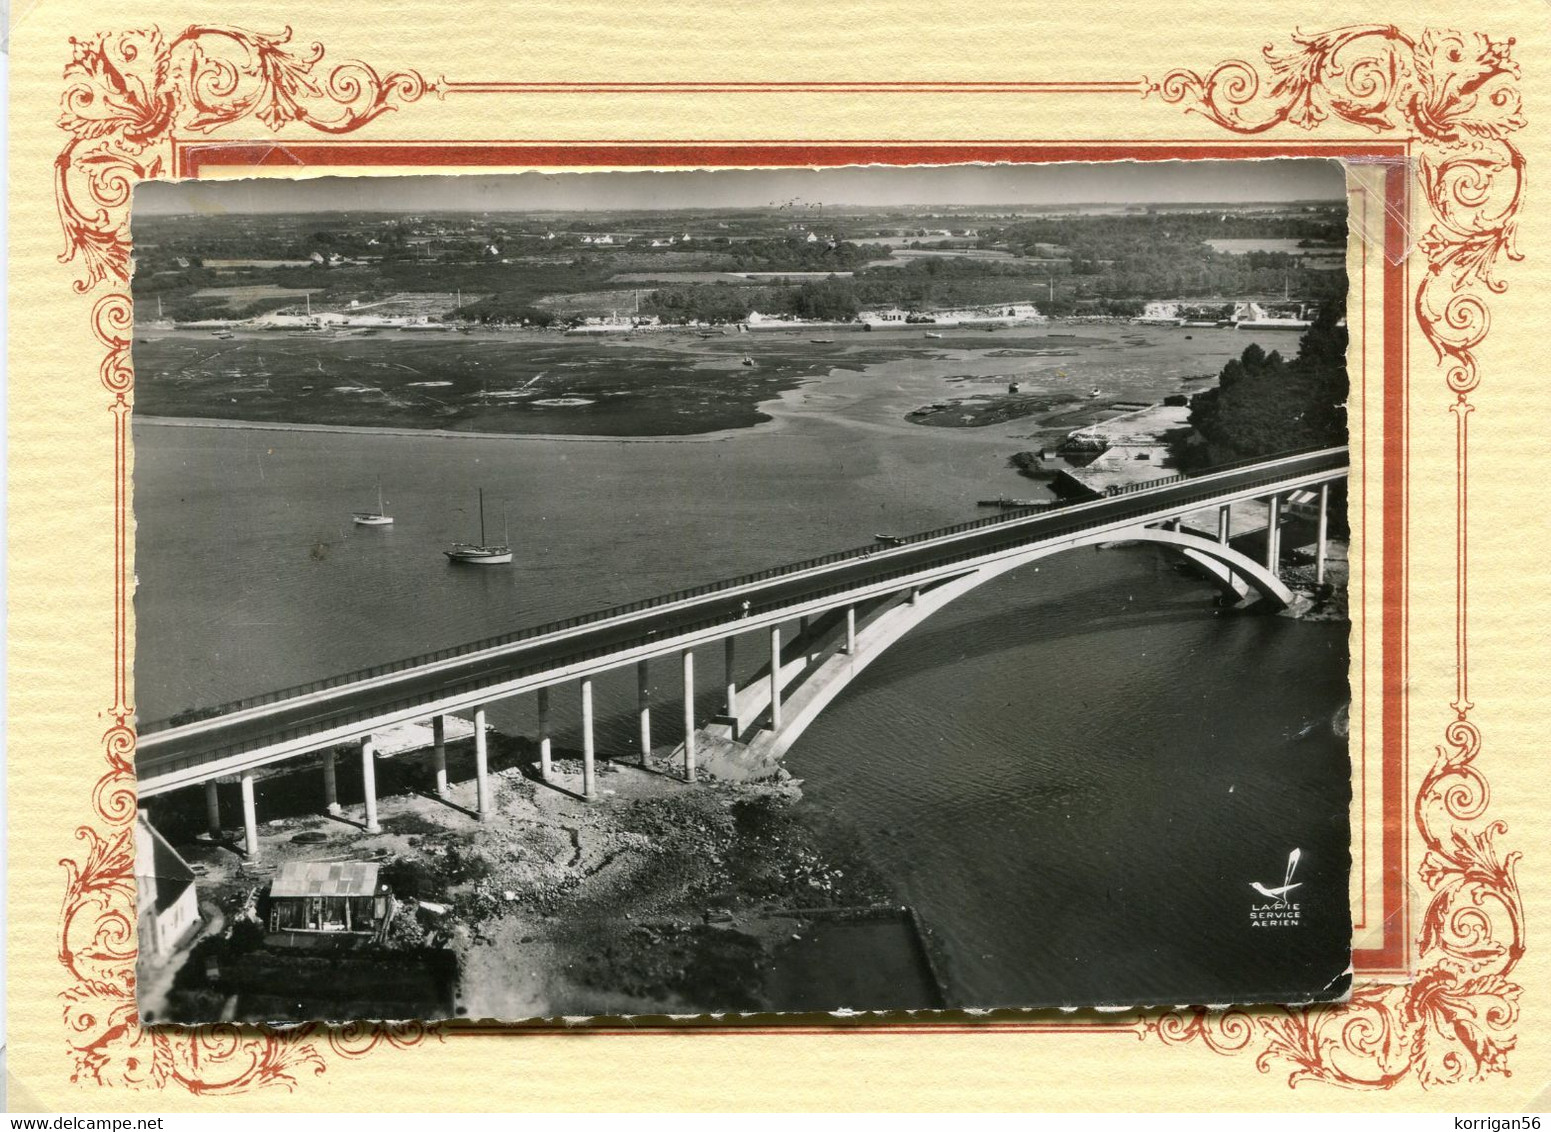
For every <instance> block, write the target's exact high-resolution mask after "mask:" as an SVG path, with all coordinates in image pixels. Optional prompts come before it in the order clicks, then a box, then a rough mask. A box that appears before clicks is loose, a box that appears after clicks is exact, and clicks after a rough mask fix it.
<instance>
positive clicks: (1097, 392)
mask: <svg viewBox="0 0 1551 1132" xmlns="http://www.w3.org/2000/svg"><path fill="white" fill-rule="evenodd" d="M1088 396H1089V397H1102V396H1104V391H1103V390H1101V389H1100V388H1099V387H1098V386H1097V385H1095V386H1094V387H1093V392H1091V393H1089V394H1088Z"/></svg>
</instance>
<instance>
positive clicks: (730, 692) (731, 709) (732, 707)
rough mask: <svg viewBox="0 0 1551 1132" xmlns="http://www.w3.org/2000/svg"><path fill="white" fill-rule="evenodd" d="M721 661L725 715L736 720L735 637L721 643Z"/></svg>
mask: <svg viewBox="0 0 1551 1132" xmlns="http://www.w3.org/2000/svg"><path fill="white" fill-rule="evenodd" d="M722 660H723V666H724V667H725V669H726V674H727V714H728V716H730V717H733V718H736V717H737V715H738V673H737V668H736V664H737V660H738V638H737V637H728V638H727V640H725V641H724V642H722ZM735 738H736V736H735Z"/></svg>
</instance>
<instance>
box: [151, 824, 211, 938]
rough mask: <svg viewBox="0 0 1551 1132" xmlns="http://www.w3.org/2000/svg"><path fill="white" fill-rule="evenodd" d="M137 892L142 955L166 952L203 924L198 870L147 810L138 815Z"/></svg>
mask: <svg viewBox="0 0 1551 1132" xmlns="http://www.w3.org/2000/svg"><path fill="white" fill-rule="evenodd" d="M135 893H136V905H137V908H138V921H139V927H140V951H141V953H142V954H145V955H151V956H156V957H160V956H163V955H166V954H167V953H168V952H170V951H172V950H173V949H174V948H175V947H177V945H178V944H179V943H180V942H182V940H183V939H184V937H185V936H187V935H188V934H189V932H191V931H192V930H193V929H194V927H195V926H196V925H197V924H198V923H199V895H198V893H197V892H196V891H195V888H194V870H193V869H191V868H190V867H189V863H188V862H187V861H185V860H184V859H183V858H182V857H180V856H178V851H177V850H176V849H174V848H173V847H172V846H171V845H169V844H168V843H167V839H166V838H165V837H163V836H162V835H161V834H160V833H158V832H157V831H156V830H155V828H153V827H152V825H151V823H150V822H148V821H147V820H146V818H145V814H144V813H143V812H142V813H141V814H139V815H137V816H136V818H135Z"/></svg>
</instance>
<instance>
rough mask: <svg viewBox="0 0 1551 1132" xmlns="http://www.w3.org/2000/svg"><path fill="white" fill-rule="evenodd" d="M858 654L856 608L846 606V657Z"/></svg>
mask: <svg viewBox="0 0 1551 1132" xmlns="http://www.w3.org/2000/svg"><path fill="white" fill-rule="evenodd" d="M855 653H856V606H854V605H848V606H846V655H847V656H852V655H854V654H855Z"/></svg>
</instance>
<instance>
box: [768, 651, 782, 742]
mask: <svg viewBox="0 0 1551 1132" xmlns="http://www.w3.org/2000/svg"><path fill="white" fill-rule="evenodd" d="M770 730H772V731H779V730H781V628H780V626H776V627H775V628H773V629H771V630H770Z"/></svg>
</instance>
